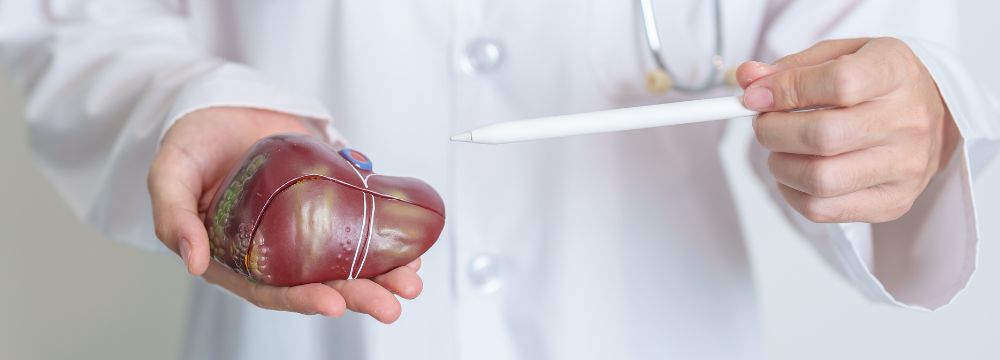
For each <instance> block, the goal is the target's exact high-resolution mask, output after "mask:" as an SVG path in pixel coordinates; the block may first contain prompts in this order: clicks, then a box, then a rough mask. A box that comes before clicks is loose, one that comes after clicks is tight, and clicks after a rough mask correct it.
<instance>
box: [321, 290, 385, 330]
mask: <svg viewBox="0 0 1000 360" xmlns="http://www.w3.org/2000/svg"><path fill="white" fill-rule="evenodd" d="M326 284H327V285H329V286H330V287H332V288H334V289H336V290H337V291H338V292H340V294H341V295H343V296H344V300H345V301H346V302H347V308H348V309H351V310H353V311H356V312H359V313H364V314H368V315H371V317H373V318H375V320H378V321H381V322H382V323H385V324H391V323H392V322H394V321H396V319H399V315H400V313H401V312H402V306H401V305H400V304H399V300H397V299H396V296H395V295H393V294H392V293H391V292H389V290H386V289H385V288H383V287H382V286H381V285H379V284H376V283H375V282H373V281H371V280H368V279H352V280H335V281H330V282H327V283H326Z"/></svg>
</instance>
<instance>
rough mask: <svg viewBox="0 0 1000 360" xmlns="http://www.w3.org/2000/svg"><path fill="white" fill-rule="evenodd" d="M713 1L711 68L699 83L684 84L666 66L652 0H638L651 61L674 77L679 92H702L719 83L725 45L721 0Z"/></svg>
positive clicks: (674, 88)
mask: <svg viewBox="0 0 1000 360" xmlns="http://www.w3.org/2000/svg"><path fill="white" fill-rule="evenodd" d="M713 3H714V6H713V10H712V12H713V17H714V20H715V50H714V51H715V53H714V54H713V55H712V67H711V70H709V74H708V76H706V77H705V78H704V80H702V82H701V83H700V84H697V85H685V84H681V83H680V82H679V81H677V79H678V77H677V74H675V73H674V72H672V71H671V70H670V67H669V66H667V63H666V61H665V60H664V58H663V48H662V45H661V43H660V34H659V31H658V28H657V27H656V15H655V14H654V12H653V3H652V0H639V11H640V12H641V13H642V28H643V34H645V37H646V47H647V49H648V50H649V53H650V55H651V56H652V58H653V63H654V65H655V66H656V68H657V69H659V70H661V71H663V72H665V73H666V74H667V75H669V76H670V77H671V78H673V79H674V81H675V84H674V85H673V90H676V91H681V92H702V91H705V90H708V89H711V88H713V87H715V86H717V85H719V84H721V81H720V79H719V73H720V72H721V70H722V67H723V66H724V65H725V64H724V59H723V57H722V49H723V48H724V45H725V43H724V42H723V38H724V34H723V30H722V6H721V0H713Z"/></svg>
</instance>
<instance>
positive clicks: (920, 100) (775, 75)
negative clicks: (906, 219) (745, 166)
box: [737, 38, 960, 223]
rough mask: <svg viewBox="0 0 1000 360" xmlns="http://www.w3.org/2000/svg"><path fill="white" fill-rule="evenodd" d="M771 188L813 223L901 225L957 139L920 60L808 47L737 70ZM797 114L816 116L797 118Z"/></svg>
mask: <svg viewBox="0 0 1000 360" xmlns="http://www.w3.org/2000/svg"><path fill="white" fill-rule="evenodd" d="M737 79H738V80H739V81H740V86H742V87H743V88H745V89H746V92H745V93H744V96H743V102H744V104H745V105H746V106H747V107H748V108H751V109H754V110H758V111H762V113H761V114H760V115H759V116H757V118H755V119H754V123H753V128H754V132H755V134H756V136H757V141H758V142H759V143H760V144H761V145H763V146H764V147H765V148H767V149H768V150H770V151H771V154H770V157H769V158H768V167H769V169H770V171H771V173H772V174H773V175H774V177H775V179H776V180H777V182H778V189H779V190H780V192H781V194H782V196H783V197H784V198H785V200H786V201H788V203H789V204H790V205H791V206H792V207H793V208H795V210H797V211H798V212H799V213H801V214H802V215H803V216H805V217H806V218H808V219H809V220H812V221H815V222H827V223H831V222H871V223H878V222H886V221H891V220H895V219H898V218H899V217H901V216H903V215H904V214H905V213H906V212H907V211H909V209H910V207H912V205H913V203H914V201H916V199H917V197H918V196H919V195H920V194H921V193H922V192H923V190H924V188H926V187H927V184H928V183H929V182H930V179H931V178H932V177H933V176H934V175H935V174H936V173H937V172H938V171H939V170H940V169H942V168H943V167H944V166H945V165H946V164H947V162H948V160H949V159H950V158H951V154H952V151H954V149H955V146H956V144H957V143H958V142H959V140H960V135H959V132H958V128H957V127H956V126H955V123H954V121H953V120H952V118H951V115H950V113H949V112H948V109H947V107H946V105H945V104H944V101H943V99H942V98H941V94H940V93H939V92H938V89H937V85H936V84H935V82H934V80H933V79H932V78H931V75H930V73H929V72H928V71H927V69H926V68H925V67H924V66H923V64H922V63H921V62H920V59H918V58H917V56H916V55H914V54H913V52H912V51H911V50H910V48H909V47H908V46H907V45H906V44H905V43H904V42H902V41H900V40H898V39H893V38H875V39H846V40H831V41H823V42H820V43H817V44H816V45H814V46H813V47H811V48H809V49H806V50H805V51H802V52H800V53H797V54H793V55H789V56H786V57H784V58H782V59H781V60H778V61H777V62H776V63H775V64H774V65H767V64H762V63H758V62H747V63H744V64H743V65H741V66H740V68H739V69H738V70H737ZM796 109H815V110H811V111H796V112H792V111H790V110H796Z"/></svg>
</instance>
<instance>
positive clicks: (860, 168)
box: [768, 147, 910, 198]
mask: <svg viewBox="0 0 1000 360" xmlns="http://www.w3.org/2000/svg"><path fill="white" fill-rule="evenodd" d="M897 163H899V161H897V156H895V155H894V154H893V153H892V152H891V150H889V149H888V148H887V147H877V148H871V149H866V150H860V151H855V152H850V153H847V154H843V155H838V156H831V157H823V156H812V155H797V154H787V153H771V155H770V157H769V158H768V167H769V169H770V170H771V174H773V175H774V178H775V179H776V180H777V181H778V182H779V183H781V184H782V185H785V186H788V187H790V188H793V189H795V190H798V191H800V192H803V193H805V194H808V195H811V196H815V197H821V198H830V197H837V196H841V195H846V194H850V193H853V192H855V191H859V190H863V189H867V188H870V187H873V186H876V185H881V184H886V183H890V182H894V181H899V180H904V179H905V178H906V177H907V176H909V175H910V172H908V171H900V170H899V168H898V167H897V166H896V164H897Z"/></svg>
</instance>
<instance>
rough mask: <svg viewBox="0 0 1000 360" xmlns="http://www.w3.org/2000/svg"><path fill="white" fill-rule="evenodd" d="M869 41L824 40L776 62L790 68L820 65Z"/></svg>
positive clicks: (865, 39)
mask: <svg viewBox="0 0 1000 360" xmlns="http://www.w3.org/2000/svg"><path fill="white" fill-rule="evenodd" d="M869 41H871V39H870V38H857V39H835V40H823V41H820V42H817V43H816V44H814V45H813V46H810V47H809V48H808V49H805V50H803V51H800V52H797V53H794V54H790V55H786V56H784V57H782V58H780V59H778V61H775V62H774V63H775V64H778V65H782V66H784V67H785V68H789V69H790V68H796V67H803V66H813V65H819V64H822V63H825V62H827V61H830V60H833V59H836V58H838V57H840V56H842V55H846V54H852V53H855V52H857V51H858V49H860V48H861V47H862V46H864V45H865V44H866V43H868V42H869Z"/></svg>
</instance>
